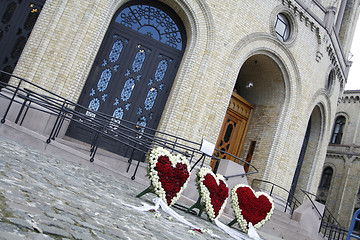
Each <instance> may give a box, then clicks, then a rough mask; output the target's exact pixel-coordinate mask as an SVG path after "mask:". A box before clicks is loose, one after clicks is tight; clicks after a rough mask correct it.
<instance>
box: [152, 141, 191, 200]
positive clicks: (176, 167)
mask: <svg viewBox="0 0 360 240" xmlns="http://www.w3.org/2000/svg"><path fill="white" fill-rule="evenodd" d="M146 157H147V161H148V162H149V166H148V175H149V178H150V182H151V183H150V184H151V188H152V190H153V191H154V193H155V194H156V195H158V196H159V197H160V198H161V199H162V200H163V201H164V202H165V203H167V205H168V206H171V205H173V204H175V202H176V201H177V200H178V199H179V198H180V196H181V193H182V192H183V191H184V189H185V188H186V185H187V183H188V182H189V180H190V173H189V171H188V167H189V161H188V160H187V159H186V157H185V156H183V155H181V154H171V153H170V152H169V151H168V150H166V149H164V148H162V147H156V148H153V149H152V150H151V151H150V152H149V153H148V154H147V156H146Z"/></svg>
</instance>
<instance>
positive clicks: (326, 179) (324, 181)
mask: <svg viewBox="0 0 360 240" xmlns="http://www.w3.org/2000/svg"><path fill="white" fill-rule="evenodd" d="M332 175H333V169H332V168H331V167H326V168H325V169H324V171H323V174H322V177H321V181H320V186H319V188H323V189H329V188H330V183H331V178H332Z"/></svg>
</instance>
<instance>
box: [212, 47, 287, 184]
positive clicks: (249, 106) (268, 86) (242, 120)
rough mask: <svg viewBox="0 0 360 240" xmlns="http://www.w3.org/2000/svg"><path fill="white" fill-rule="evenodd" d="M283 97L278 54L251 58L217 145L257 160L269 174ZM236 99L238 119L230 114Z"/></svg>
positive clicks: (247, 62)
mask: <svg viewBox="0 0 360 240" xmlns="http://www.w3.org/2000/svg"><path fill="white" fill-rule="evenodd" d="M284 100H285V81H284V74H283V71H282V69H281V68H280V64H279V62H278V60H277V59H276V57H275V56H273V54H272V53H269V52H265V51H264V52H259V53H258V54H255V55H253V56H251V57H249V58H248V59H247V60H246V61H245V62H244V64H243V65H242V67H241V69H240V72H239V75H238V77H237V81H236V83H235V86H234V91H233V93H232V97H231V99H230V102H229V103H228V110H227V113H226V115H225V119H224V121H223V125H222V128H221V131H220V134H219V137H218V140H217V145H216V148H218V149H221V148H222V147H223V146H224V147H225V149H224V150H226V151H227V152H229V153H231V154H233V155H235V156H237V157H240V158H242V159H244V160H246V161H248V162H251V163H254V165H255V166H257V167H258V170H259V174H262V175H264V174H266V170H267V167H268V165H269V164H268V161H271V159H269V154H270V152H271V150H272V149H271V147H272V144H273V141H274V136H275V134H276V132H275V131H276V126H277V125H278V121H279V118H280V115H281V111H282V107H283V104H284ZM234 102H235V105H237V106H236V107H235V108H236V109H237V110H236V111H237V114H236V115H237V116H236V117H237V120H236V121H237V122H236V121H235V120H233V118H232V119H230V118H229V117H227V116H228V115H229V116H231V113H232V112H234V108H233V107H232V105H234ZM231 125H232V126H231ZM230 133H231V134H232V135H230ZM227 140H229V141H228V142H229V143H230V144H227ZM224 143H226V144H224ZM220 158H222V156H220ZM213 164H214V163H213ZM244 167H245V170H247V169H246V168H247V165H245V166H244ZM269 171H271V169H270V170H269ZM257 177H259V175H257Z"/></svg>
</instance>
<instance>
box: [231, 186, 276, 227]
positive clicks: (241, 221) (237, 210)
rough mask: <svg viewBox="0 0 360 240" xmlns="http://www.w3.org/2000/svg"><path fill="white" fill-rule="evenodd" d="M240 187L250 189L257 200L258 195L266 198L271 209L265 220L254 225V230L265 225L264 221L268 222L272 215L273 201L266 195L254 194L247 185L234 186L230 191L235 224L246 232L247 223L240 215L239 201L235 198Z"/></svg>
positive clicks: (262, 193) (261, 193)
mask: <svg viewBox="0 0 360 240" xmlns="http://www.w3.org/2000/svg"><path fill="white" fill-rule="evenodd" d="M240 187H246V188H249V189H251V191H252V192H253V193H254V195H255V197H256V198H258V197H259V196H260V195H264V196H266V197H267V198H268V199H269V201H270V203H271V209H270V211H269V212H268V213H267V215H266V217H265V219H263V220H262V221H260V222H258V223H257V224H255V225H254V228H259V227H261V226H262V225H264V224H265V222H266V221H268V220H269V219H270V217H271V215H272V214H273V211H274V207H275V206H274V200H273V199H272V197H270V196H269V195H268V194H267V193H264V192H255V191H254V190H253V189H252V188H251V187H250V186H248V185H245V184H238V185H236V186H235V187H233V189H232V190H231V200H232V201H231V203H232V207H233V209H234V211H235V215H236V219H237V222H238V224H239V226H240V228H241V229H242V230H243V231H244V232H247V231H248V229H247V226H248V222H247V221H246V219H244V217H243V215H242V213H241V212H242V211H241V209H240V207H239V200H238V197H237V193H236V191H237V189H238V188H240Z"/></svg>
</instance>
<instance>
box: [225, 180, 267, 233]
mask: <svg viewBox="0 0 360 240" xmlns="http://www.w3.org/2000/svg"><path fill="white" fill-rule="evenodd" d="M231 199H232V206H233V209H234V211H235V216H236V219H237V222H238V224H239V226H240V228H241V229H242V230H243V231H244V232H247V231H248V226H249V223H250V222H251V223H252V224H253V226H254V228H259V227H261V226H262V225H264V224H265V222H266V221H268V220H269V219H270V217H271V215H272V214H273V211H274V201H273V199H272V198H271V197H270V196H269V195H268V194H267V193H264V192H255V191H254V190H253V189H252V188H251V187H250V186H248V185H245V184H238V185H236V186H235V187H234V188H233V189H232V190H231Z"/></svg>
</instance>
